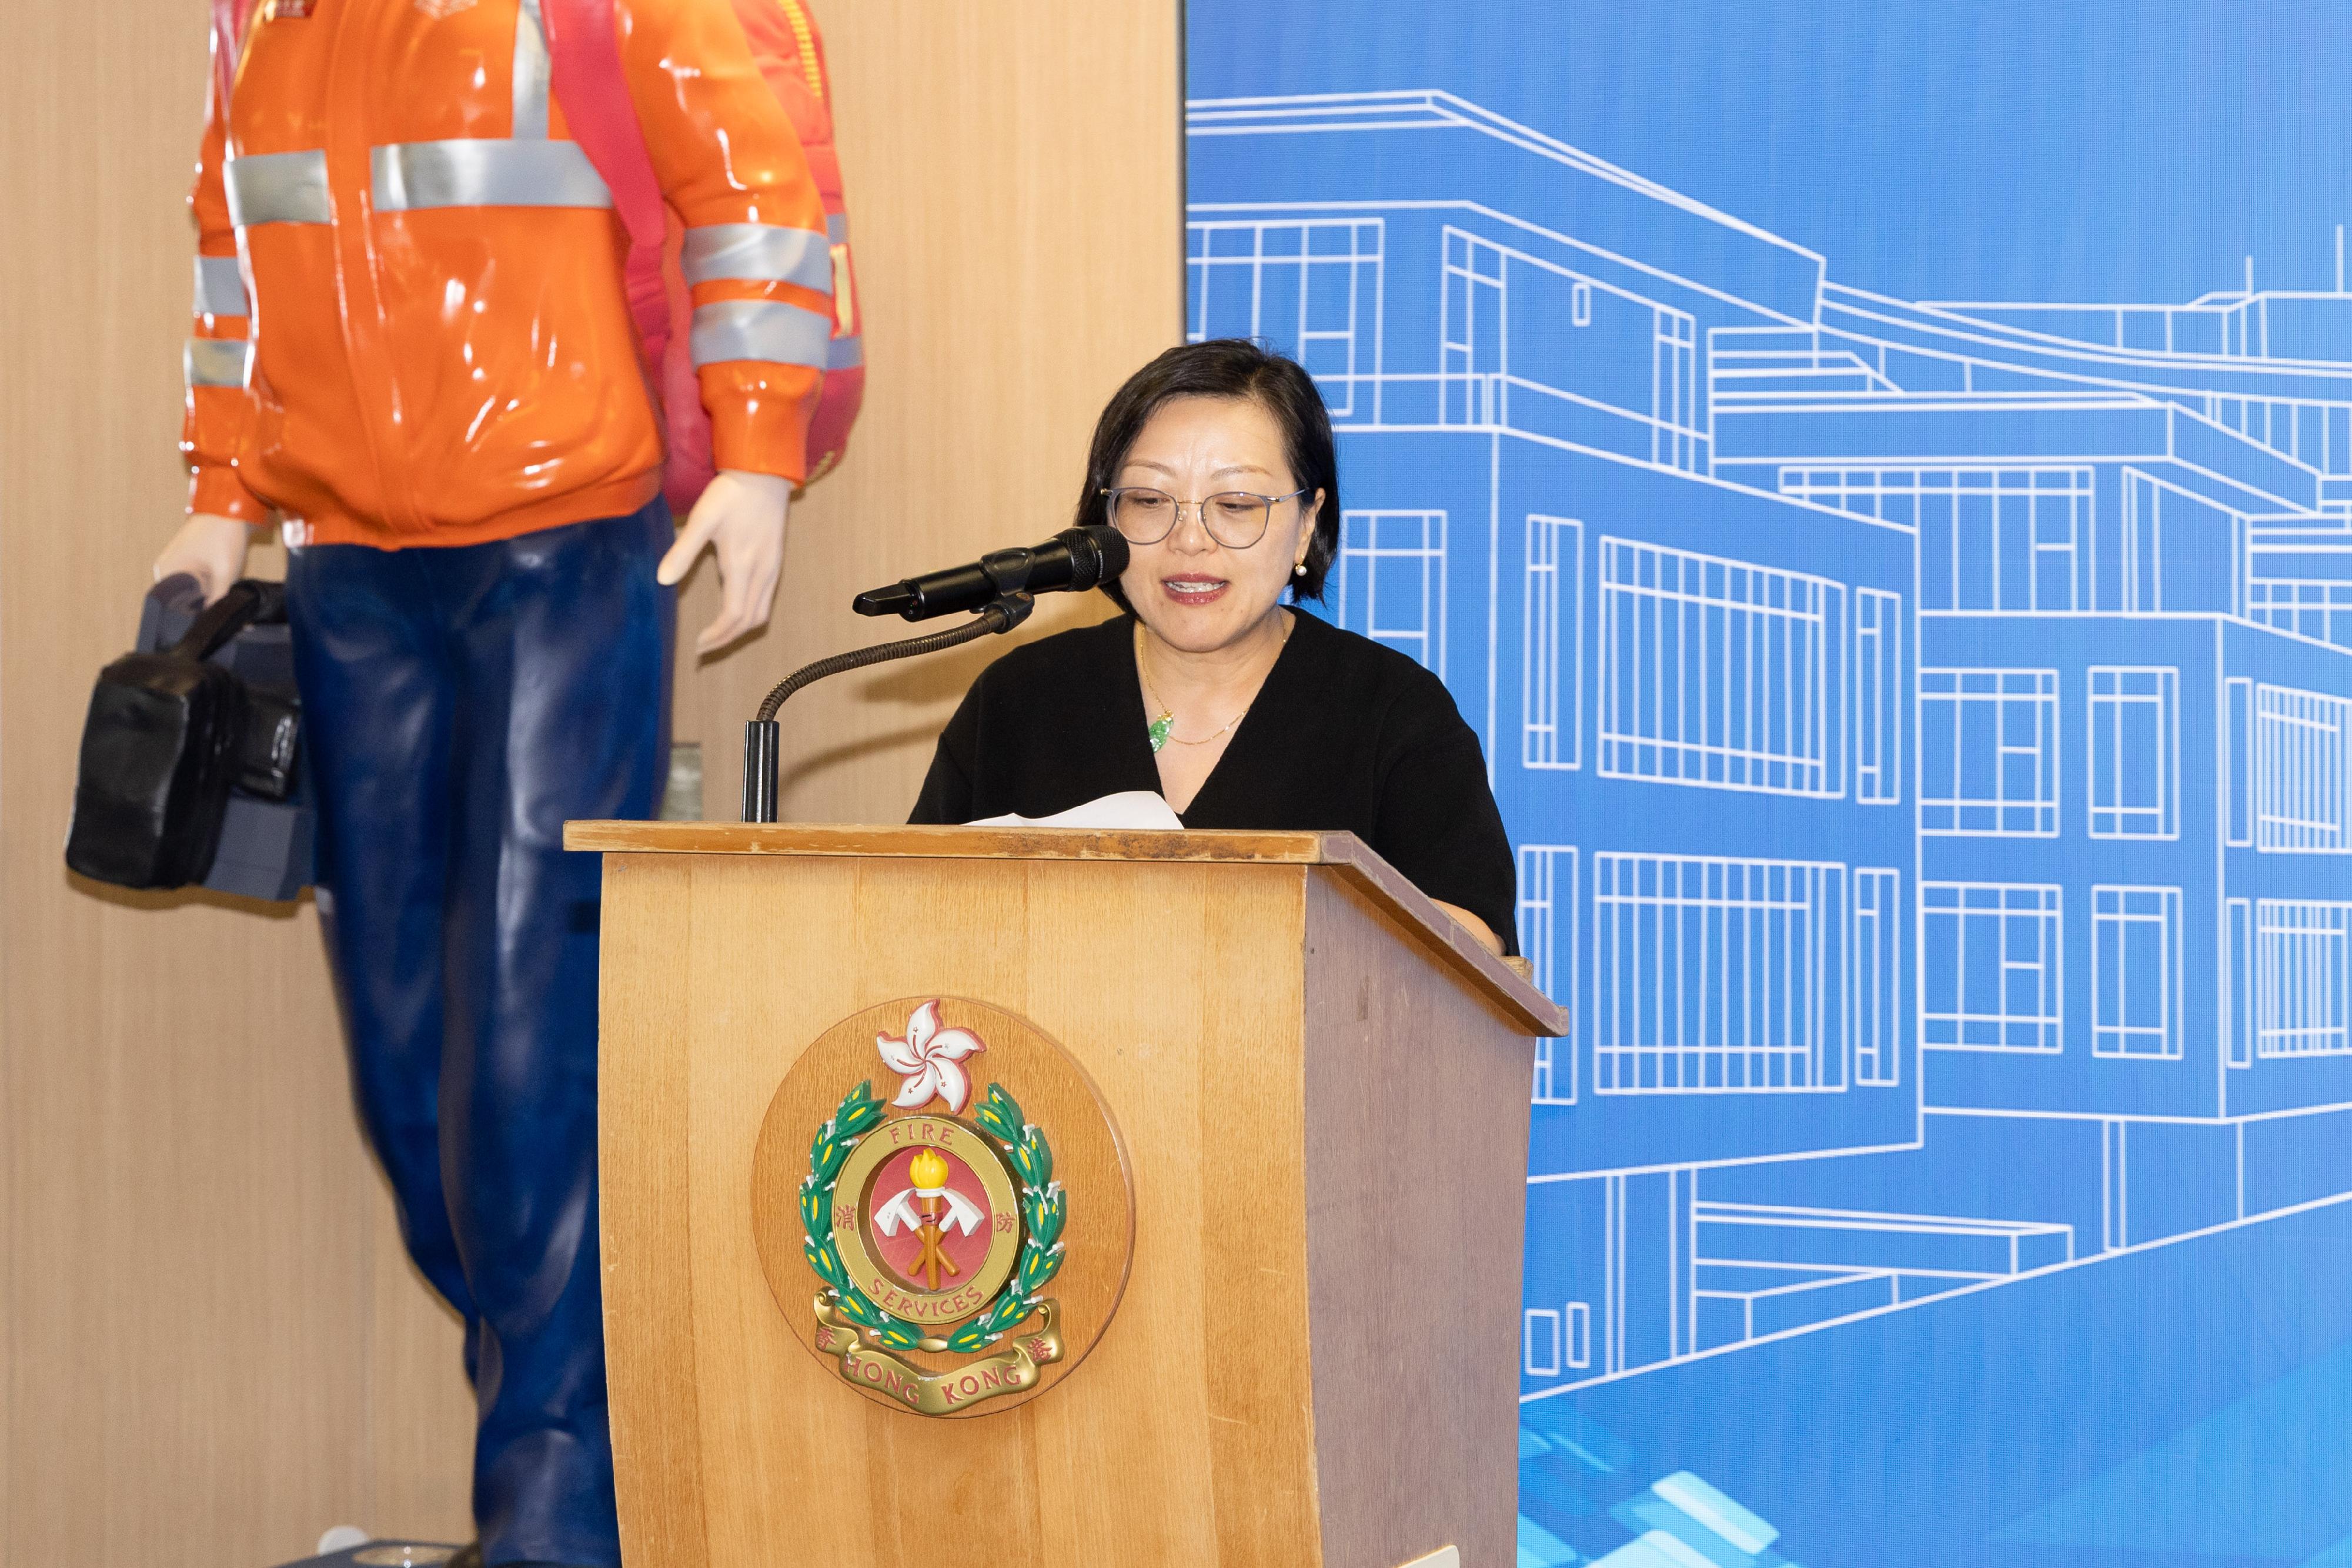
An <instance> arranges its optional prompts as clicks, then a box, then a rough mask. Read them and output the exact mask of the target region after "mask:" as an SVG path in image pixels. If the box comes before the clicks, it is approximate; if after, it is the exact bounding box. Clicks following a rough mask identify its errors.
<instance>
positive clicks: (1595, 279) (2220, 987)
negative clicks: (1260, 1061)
mask: <svg viewBox="0 0 2352 1568" xmlns="http://www.w3.org/2000/svg"><path fill="white" fill-rule="evenodd" d="M1188 130H1189V135H1190V144H1189V145H1190V156H1191V164H1190V183H1191V203H1192V205H1191V220H1192V238H1191V240H1190V242H1189V245H1188V255H1189V256H1191V257H1192V274H1191V280H1192V288H1191V291H1190V294H1189V298H1190V300H1191V306H1190V310H1191V316H1190V319H1189V321H1188V324H1187V325H1188V331H1189V332H1190V334H1191V335H1192V337H1194V338H1196V339H1197V338H1202V337H1209V336H1223V335H1244V336H1254V337H1259V338H1262V339H1264V340H1267V341H1269V342H1270V343H1272V344H1273V345H1275V346H1276V347H1277V348H1281V349H1283V350H1286V351H1288V352H1292V353H1295V354H1297V355H1298V356H1299V357H1300V358H1301V360H1302V361H1303V362H1306V363H1307V366H1308V368H1309V369H1310V370H1311V371H1314V372H1315V374H1316V376H1317V378H1318V383H1319V384H1320V385H1321V386H1322V387H1323V389H1324V391H1325V393H1326V397H1327V399H1328V402H1329V404H1330V406H1331V408H1332V411H1333V418H1334V423H1335V427H1336V429H1337V431H1338V434H1339V441H1340V445H1341V462H1342V465H1343V467H1344V468H1345V470H1346V472H1347V476H1348V495H1349V501H1350V504H1351V507H1361V508H1363V510H1361V511H1356V510H1351V511H1350V512H1349V514H1348V517H1346V519H1345V528H1344V533H1343V549H1342V559H1341V562H1340V564H1339V568H1338V569H1337V570H1335V573H1334V579H1335V584H1336V591H1335V598H1334V601H1333V602H1332V603H1331V604H1329V605H1328V606H1327V607H1326V612H1327V613H1329V614H1331V615H1332V616H1333V618H1334V619H1336V620H1338V621H1339V622H1341V623H1342V624H1345V625H1349V626H1351V627H1354V628H1356V629H1358V630H1360V631H1365V632H1368V634H1370V635H1374V636H1376V637H1378V638H1380V639H1381V640H1382V641H1385V642H1388V643H1391V645H1394V646H1397V647H1399V648H1401V649H1402V650H1404V651H1406V652H1408V653H1412V655H1413V656H1414V657H1415V658H1417V659H1419V660H1421V661H1422V662H1423V664H1426V665H1427V666H1428V667H1430V668H1431V669H1433V670H1435V671H1438V672H1439V673H1440V674H1442V675H1443V676H1444V679H1445V680H1446V681H1447V683H1448V685H1449V686H1450V687H1451V688H1452V689H1453V690H1454V693H1455V695H1456V697H1457V700H1458V701H1459V703H1460V705H1461V707H1462V710H1463V712H1464V714H1465V716H1467V717H1468V718H1469V720H1470V722H1471V723H1472V724H1473V726H1474V727H1477V728H1478V729H1479V730H1480V732H1481V739H1482V740H1483V741H1484V743H1485V745H1486V751H1487V756H1488V758H1489V761H1490V767H1491V768H1492V769H1493V773H1494V780H1495V786H1496V797H1497V800H1498V801H1499V802H1500V803H1501V805H1502V807H1503V810H1504V814H1505V819H1506V821H1507V825H1508V826H1509V828H1510V830H1511V831H1512V834H1513V838H1514V841H1515V842H1516V843H1517V845H1518V846H1519V861H1518V865H1519V874H1520V906H1519V907H1520V936H1521V940H1522V944H1523V946H1524V947H1525V949H1526V951H1527V952H1528V956H1530V958H1531V959H1532V961H1533V963H1534V965H1535V969H1536V974H1537V976H1538V982H1539V983H1540V984H1542V985H1543V986H1544V987H1545V988H1547V989H1548V990H1549V991H1550V992H1551V994H1553V995H1554V996H1555V997H1558V998H1560V999H1561V1000H1562V1001H1564V1002H1566V1003H1568V1004H1569V1005H1570V1009H1571V1010H1572V1013H1573V1015H1574V1019H1575V1023H1574V1032H1573V1034H1572V1035H1571V1036H1570V1038H1568V1039H1565V1040H1560V1041H1556V1042H1552V1044H1551V1046H1550V1047H1549V1051H1548V1052H1547V1053H1546V1054H1545V1055H1544V1056H1542V1057H1540V1058H1539V1059H1538V1068H1537V1074H1536V1078H1535V1081H1534V1082H1533V1083H1532V1084H1531V1086H1530V1088H1531V1094H1532V1096H1533V1098H1534V1099H1535V1101H1536V1108H1535V1134H1534V1151H1533V1156H1532V1163H1531V1168H1530V1173H1529V1181H1530V1186H1529V1239H1528V1267H1527V1283H1526V1291H1527V1300H1526V1312H1527V1313H1528V1318H1527V1322H1528V1325H1529V1327H1528V1342H1527V1346H1526V1347H1525V1349H1526V1354H1524V1356H1523V1368H1522V1371H1523V1385H1522V1386H1523V1397H1524V1398H1526V1399H1528V1400H1530V1401H1540V1400H1543V1399H1547V1398H1549V1397H1551V1396H1554V1395H1556V1394H1558V1393H1560V1392H1563V1391H1565V1390H1569V1389H1573V1388H1577V1387H1581V1386H1588V1385H1591V1384H1593V1383H1596V1382H1601V1381H1607V1380H1612V1379H1618V1378H1623V1377H1631V1376H1638V1375H1644V1374H1645V1373H1647V1372H1649V1371H1652V1370H1654V1369H1657V1368H1660V1367H1664V1366H1667V1365H1670V1364H1675V1363H1677V1362H1681V1361H1686V1360H1689V1359H1691V1358H1694V1357H1698V1356H1713V1355H1719V1354H1736V1353H1737V1352H1738V1349H1739V1347H1741V1346H1743V1345H1748V1344H1754V1343H1765V1342H1767V1341H1769V1340H1772V1339H1774V1338H1777V1337H1783V1336H1786V1335H1789V1334H1793V1333H1813V1332H1822V1331H1824V1330H1832V1331H1833V1329H1834V1327H1835V1325H1837V1324H1840V1323H1844V1322H1856V1321H1861V1320H1862V1319H1864V1318H1866V1317H1869V1316H1873V1315H1875V1314H1879V1313H1884V1312H1900V1311H1905V1310H1907V1309H1908V1308H1910V1307H1911V1306H1913V1305H1915V1304H1916V1303H1917V1302H1920V1301H1926V1300H1928V1299H1931V1298H1939V1297H1947V1296H1948V1295H1950V1294H1951V1293H1953V1292H1955V1291H1963V1290H1979V1289H1990V1288H1995V1287H1998V1286H2000V1285H2004V1284H2006V1283H2009V1282H2011V1281H2015V1280H2018V1279H2021V1278H2024V1277H2026V1276H2029V1275H2033V1274H2035V1273H2037V1272H2041V1271H2044V1270H2056V1269H2072V1268H2081V1267H2096V1266H2098V1264H2099V1261H2100V1260H2102V1259H2105V1258H2109V1257H2113V1256H2116V1255H2119V1254H2121V1253H2122V1252H2124V1251H2126V1250H2130V1249H2138V1248H2143V1247H2147V1246H2151V1245H2161V1244H2163V1243H2165V1242H2166V1241H2167V1240H2168V1239H2173V1238H2179V1237H2184V1236H2190V1235H2206V1234H2211V1233H2213V1232H2215V1231H2216V1230H2218V1229H2222V1228H2229V1227H2232V1226H2237V1225H2242V1224H2247V1223H2252V1222H2255V1221H2258V1220H2260V1219H2263V1218H2265V1217H2270V1216H2276V1215H2282V1214H2289V1213H2295V1212H2300V1211H2302V1210H2303V1209H2305V1208H2307V1207H2311V1206H2313V1205H2317V1204H2325V1203H2330V1202H2336V1201H2340V1200H2341V1199H2343V1198H2344V1197H2347V1190H2344V1189H2347V1188H2352V1173H2347V1175H2346V1176H2344V1178H2343V1179H2342V1181H2341V1183H2340V1184H2338V1186H2328V1187H2326V1189H2324V1190H2323V1189H2315V1188H2312V1187H2311V1186H2309V1181H2310V1180H2311V1179H2312V1178H2311V1176H2310V1173H2311V1172H2313V1171H2315V1170H2321V1169H2326V1168H2331V1167H2330V1166H2328V1164H2327V1162H2324V1161H2320V1160H2316V1159H2312V1158H2305V1157H2303V1156H2302V1155H2300V1154H2298V1151H2303V1150H2308V1149H2313V1148H2318V1147H2324V1146H2326V1145H2327V1144H2328V1143H2329V1142H2331V1141H2336V1142H2340V1141H2341V1140H2343V1139H2345V1138H2347V1137H2352V954H2347V940H2352V914H2347V911H2352V904H2347V902H2346V895H2345V892H2344V888H2345V883H2344V881H2343V877H2344V871H2343V866H2344V864H2345V862H2344V861H2343V860H2342V859H2341V857H2342V856H2343V855H2344V854H2346V853H2347V852H2352V362H2347V361H2343V360H2340V359H2336V358H2331V357H2330V354H2331V351H2332V350H2331V345H2333V344H2335V343H2338V342H2344V341H2352V295H2347V294H2343V293H2324V294H2312V293H2290V292H2263V293H2255V292H2253V291H2251V290H2243V291H2223V292H2217V293H2214V294H2210V295H2207V296H2204V297H2202V298H2198V299H2194V300H2190V301H2189V302H2187V303H2185V304H2178V305H2137V304H2129V305H2119V304H2112V303H2099V302H2092V303H2084V304H2044V303H2036V302H1999V301H1983V302H1972V303H1958V302H1950V301H1944V302H1937V301H1924V302H1923V301H1906V300H1900V299H1895V298H1888V297H1886V296H1885V295H1882V294H1877V293H1874V292H1871V291H1868V290H1864V289H1858V288H1854V287H1849V286H1845V285H1842V284H1839V283H1837V282H1835V281H1833V280H1832V277H1831V276H1830V275H1831V273H1832V271H1833V269H1834V267H1835V265H1836V263H1835V258H1834V257H1832V256H1822V255H1819V254H1817V253H1815V252H1814V251H1812V250H1810V249H1808V248H1806V247H1804V246H1799V245H1795V244H1792V243H1790V242H1789V241H1787V240H1785V239H1783V238H1781V237H1780V236H1777V235H1772V234H1770V233H1769V232H1767V231H1765V230H1764V229H1762V228H1760V227H1759V226H1757V225H1754V224H1751V223H1748V222H1746V221H1744V220H1742V219H1741V218H1739V217H1738V215H1737V214H1727V213H1724V212H1721V211H1718V210H1717V209H1715V208H1713V207H1710V206H1708V205H1706V204H1702V203H1699V202H1697V201H1695V200H1692V199H1691V198H1689V197H1686V196H1685V195H1682V194H1680V193H1676V192H1675V191H1672V190H1669V189H1667V188H1665V187H1664V186H1662V185H1659V184H1657V183H1654V182H1652V181H1649V180H1646V179H1644V178H1643V177H1642V176H1641V175H1640V174H1638V173H1636V172H1633V171H1630V170H1627V169H1624V168H1622V167H1620V166H1618V165H1615V164H1612V163H1609V162H1604V161H1602V160H1600V159H1597V158H1594V157H1592V156H1591V155H1590V154H1588V153H1585V152H1580V150H1578V149H1576V148H1574V147H1571V146H1569V145H1567V144H1566V143H1563V142H1561V141H1559V140H1557V139H1556V138H1552V137H1549V136H1546V135H1544V134H1542V133H1540V132H1538V131H1533V130H1531V129H1529V128H1528V127H1526V126H1522V125H1517V124H1515V123H1513V122H1511V121H1509V120H1504V119H1501V118H1500V117H1498V116H1496V115H1494V114H1492V113H1490V112H1488V111H1487V110H1483V109H1481V108H1479V107H1477V106H1476V105H1475V104H1471V103H1467V102H1465V101H1463V100H1462V99H1457V98H1454V97H1451V96H1449V95H1447V94H1444V93H1442V92H1432V91H1416V92H1394V93H1370V94H1323V95H1307V96H1299V97H1288V98H1279V99H1221V100H1210V101H1201V102H1195V103H1194V104H1192V105H1191V106H1190V110H1189V118H1188ZM1318 247H1319V248H1318ZM2337 1163H2338V1164H2340V1162H2337ZM2061 1170H2064V1171H2079V1172H2082V1173H2084V1174H2083V1175H2082V1176H2080V1178H2079V1179H2077V1178H2075V1177H2074V1176H2068V1177H2066V1178H2065V1179H2063V1180H2061V1179H2059V1178H2057V1177H2055V1176H2046V1175H2037V1174H2036V1173H2046V1172H2053V1171H2061ZM2214 1173H2220V1174H2218V1175H2217V1174H2214ZM2298 1184H2301V1185H2298ZM1864 1193H1867V1194H1869V1195H1870V1198H1869V1201H1866V1202H1865V1201H1858V1200H1857V1197H1856V1195H1859V1194H1864ZM1889 1195H1892V1196H1891V1197H1890V1196H1889ZM1579 1323H1581V1324H1582V1325H1584V1326H1583V1327H1582V1328H1579V1327H1577V1325H1578V1324H1579ZM1580 1347H1582V1352H1581V1353H1580Z"/></svg>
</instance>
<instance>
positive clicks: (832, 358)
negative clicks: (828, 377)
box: [824, 333, 866, 371]
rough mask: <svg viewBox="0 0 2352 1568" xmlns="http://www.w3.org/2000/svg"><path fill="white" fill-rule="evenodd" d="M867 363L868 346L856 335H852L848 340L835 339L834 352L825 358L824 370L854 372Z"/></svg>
mask: <svg viewBox="0 0 2352 1568" xmlns="http://www.w3.org/2000/svg"><path fill="white" fill-rule="evenodd" d="M865 362H866V344H865V343H864V342H863V341H862V340H860V339H859V338H858V337H857V335H856V333H852V334H851V335H850V336H848V337H846V338H835V340H833V348H832V350H831V351H830V352H829V353H828V354H827V355H826V357H825V361H824V368H825V369H826V370H828V371H847V370H854V369H856V367H857V366H859V365H862V364H864V363H865Z"/></svg>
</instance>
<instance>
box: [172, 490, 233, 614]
mask: <svg viewBox="0 0 2352 1568" xmlns="http://www.w3.org/2000/svg"><path fill="white" fill-rule="evenodd" d="M252 538H253V530H252V529H251V528H247V526H246V525H245V524H244V523H242V522H240V521H238V520H237V519H236V518H235V517H221V516H220V515H218V514H217V513H214V512H197V513H194V514H193V515H192V516H190V517H189V518H188V520H187V521H186V522H184V523H182V524H181V525H180V531H179V532H178V533H176V534H173V536H172V542H171V543H170V544H167V545H165V546H164V547H163V554H162V555H159V556H157V557H156V558H155V580H156V581H158V582H161V581H163V580H164V579H165V578H167V577H173V576H175V575H177V574H178V573H180V572H186V573H187V574H188V575H189V576H190V577H193V578H194V579H195V580H196V586H197V587H199V588H201V589H203V590H204V592H205V603H206V604H210V603H211V602H212V601H214V600H215V599H218V598H219V597H220V596H221V595H222V594H224V593H226V592H227V591H228V589H229V584H231V583H233V582H235V581H236V580H237V579H238V578H240V577H243V576H244V575H245V550H246V546H247V545H248V544H250V543H251V542H252Z"/></svg>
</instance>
